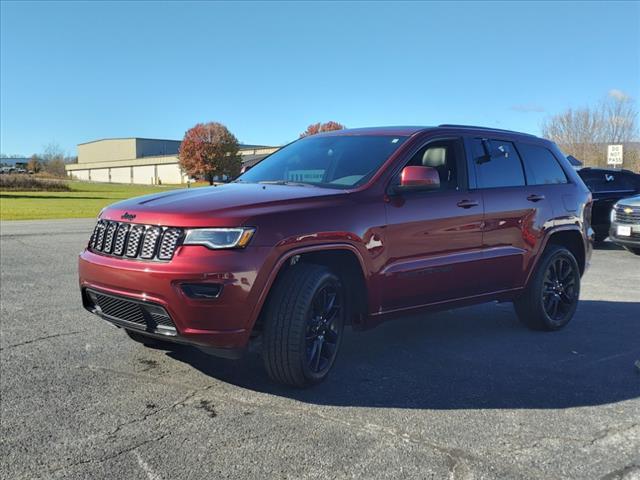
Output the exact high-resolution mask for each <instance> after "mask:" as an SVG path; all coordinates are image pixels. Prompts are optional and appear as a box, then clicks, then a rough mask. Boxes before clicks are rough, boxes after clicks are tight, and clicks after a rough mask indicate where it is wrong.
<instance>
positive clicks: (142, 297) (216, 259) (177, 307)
mask: <svg viewBox="0 0 640 480" xmlns="http://www.w3.org/2000/svg"><path fill="white" fill-rule="evenodd" d="M266 254H267V251H266V249H261V248H254V249H251V248H247V249H245V250H243V251H240V252H239V251H237V250H236V251H233V252H231V251H215V252H214V251H210V250H207V249H206V248H205V247H195V248H194V247H190V248H189V249H183V251H182V252H181V254H180V255H176V257H174V259H173V261H171V262H165V263H161V262H142V261H139V260H128V259H123V258H114V257H109V256H105V255H100V254H96V253H92V252H90V251H88V250H87V251H84V252H83V253H82V254H81V255H80V258H79V264H78V270H79V276H80V288H81V292H82V301H83V305H84V307H85V308H86V309H87V310H89V311H90V312H92V313H94V314H96V315H98V316H100V317H101V318H103V319H105V320H107V321H109V322H110V323H112V324H114V325H116V326H118V327H121V328H125V329H127V330H130V331H132V332H137V333H140V334H142V335H146V336H149V337H152V338H156V339H160V340H163V341H168V342H174V343H178V344H187V345H193V346H196V347H198V348H200V349H202V350H204V351H206V352H207V353H210V354H213V355H216V356H220V357H226V358H238V357H240V356H241V355H242V353H243V352H244V351H245V350H246V347H247V346H248V344H249V338H250V335H251V331H252V329H253V324H254V322H255V318H256V317H257V314H258V312H257V306H258V304H259V303H260V299H261V291H262V288H259V285H258V284H261V285H260V287H261V286H262V284H263V283H264V282H263V281H258V282H256V272H257V270H258V269H257V267H259V266H260V265H262V263H263V262H264V259H265V256H266ZM260 280H262V279H260Z"/></svg>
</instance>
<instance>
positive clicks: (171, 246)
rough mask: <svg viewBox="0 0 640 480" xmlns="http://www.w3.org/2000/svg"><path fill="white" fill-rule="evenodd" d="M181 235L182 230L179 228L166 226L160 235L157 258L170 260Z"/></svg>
mask: <svg viewBox="0 0 640 480" xmlns="http://www.w3.org/2000/svg"><path fill="white" fill-rule="evenodd" d="M181 237H182V230H180V229H179V228H167V229H166V230H165V231H164V234H163V235H162V242H160V250H158V258H159V259H160V260H171V258H172V257H173V252H175V250H176V246H177V245H178V241H179V240H180V238H181Z"/></svg>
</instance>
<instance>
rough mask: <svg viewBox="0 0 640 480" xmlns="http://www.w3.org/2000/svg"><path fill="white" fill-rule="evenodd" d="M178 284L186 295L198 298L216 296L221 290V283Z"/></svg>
mask: <svg viewBox="0 0 640 480" xmlns="http://www.w3.org/2000/svg"><path fill="white" fill-rule="evenodd" d="M180 286H181V287H182V291H183V292H184V294H185V295H186V296H187V297H189V298H197V299H200V300H210V299H212V298H218V297H219V296H220V292H222V285H220V284H219V283H183V284H182V285H180Z"/></svg>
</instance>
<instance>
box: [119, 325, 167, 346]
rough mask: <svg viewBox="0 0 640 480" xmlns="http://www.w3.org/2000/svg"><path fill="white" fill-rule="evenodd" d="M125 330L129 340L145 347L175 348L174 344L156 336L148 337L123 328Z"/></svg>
mask: <svg viewBox="0 0 640 480" xmlns="http://www.w3.org/2000/svg"><path fill="white" fill-rule="evenodd" d="M125 332H127V335H128V336H129V338H130V339H131V340H134V341H136V342H138V343H141V344H143V345H144V346H145V347H151V348H160V349H162V350H171V349H172V348H175V345H174V344H172V343H171V342H165V341H163V340H159V339H157V338H153V337H148V336H146V335H143V334H141V333H138V332H134V331H133V330H125Z"/></svg>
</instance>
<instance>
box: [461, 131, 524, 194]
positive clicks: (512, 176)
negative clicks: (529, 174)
mask: <svg viewBox="0 0 640 480" xmlns="http://www.w3.org/2000/svg"><path fill="white" fill-rule="evenodd" d="M485 145H486V147H487V148H485ZM487 150H488V151H487ZM473 157H474V161H475V164H476V172H477V174H478V175H477V176H478V188H497V187H518V186H523V185H524V173H523V171H522V163H521V162H520V156H519V155H518V152H517V151H516V149H515V147H514V146H513V143H511V142H503V141H501V140H490V141H486V142H484V145H483V141H482V140H480V139H474V140H473Z"/></svg>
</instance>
